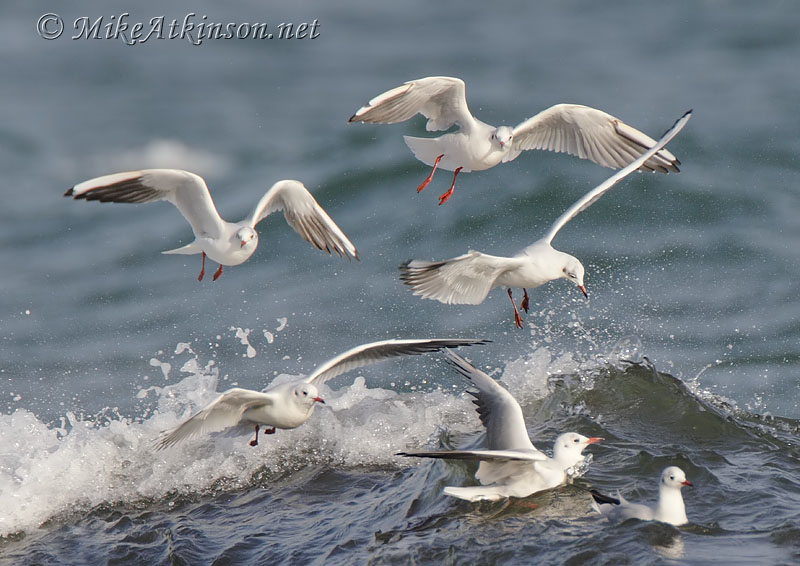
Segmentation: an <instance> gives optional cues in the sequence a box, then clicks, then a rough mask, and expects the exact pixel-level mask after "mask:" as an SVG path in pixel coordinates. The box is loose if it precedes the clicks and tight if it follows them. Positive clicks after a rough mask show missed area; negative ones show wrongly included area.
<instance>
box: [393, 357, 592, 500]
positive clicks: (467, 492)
mask: <svg viewBox="0 0 800 566" xmlns="http://www.w3.org/2000/svg"><path fill="white" fill-rule="evenodd" d="M446 355H447V359H448V361H450V363H451V364H453V366H454V367H455V368H456V369H457V370H458V371H459V372H460V373H461V375H463V376H464V377H466V378H467V379H468V380H469V381H470V382H471V383H472V384H473V385H474V386H475V387H477V388H478V391H477V392H472V391H468V393H470V395H472V396H473V397H475V399H474V400H473V403H475V405H476V406H477V408H478V415H479V416H480V419H481V422H482V423H483V426H484V427H486V443H487V445H488V446H487V449H486V450H429V451H422V452H399V453H398V456H413V457H417V458H447V459H455V460H478V461H480V465H479V466H478V471H477V472H475V477H476V478H477V479H478V481H480V482H481V484H483V485H480V486H473V487H446V488H445V489H444V493H445V494H446V495H451V496H453V497H458V498H460V499H466V500H467V501H480V500H497V499H501V498H504V497H527V496H529V495H531V494H533V493H536V492H538V491H544V490H546V489H552V488H554V487H558V486H559V485H562V484H564V483H566V482H567V479H568V478H567V472H568V471H569V470H570V468H572V467H574V466H575V465H577V464H579V463H580V462H582V461H583V456H582V455H581V452H583V449H584V448H586V447H587V446H588V445H589V444H594V443H596V442H601V441H602V440H603V439H602V438H598V437H594V436H593V437H588V438H587V437H586V436H583V435H581V434H578V433H576V432H567V433H565V434H562V435H560V436H559V437H558V438H556V442H555V444H554V446H553V457H552V458H551V457H548V456H546V455H545V454H544V453H542V452H540V451H539V450H537V449H536V447H534V445H533V443H532V442H531V439H530V437H528V431H527V429H526V428H525V420H524V418H523V416H522V409H521V408H520V406H519V403H517V401H516V399H514V397H513V396H512V395H511V393H509V392H508V391H507V390H506V389H504V388H503V387H502V386H500V384H499V383H497V382H496V381H495V380H494V379H492V378H491V377H489V376H488V375H486V374H485V373H484V372H482V371H481V370H479V369H477V368H475V367H473V366H472V365H471V364H470V363H469V362H467V361H466V360H465V359H464V358H462V357H461V356H459V355H457V354H454V353H453V352H449V351H448V352H446Z"/></svg>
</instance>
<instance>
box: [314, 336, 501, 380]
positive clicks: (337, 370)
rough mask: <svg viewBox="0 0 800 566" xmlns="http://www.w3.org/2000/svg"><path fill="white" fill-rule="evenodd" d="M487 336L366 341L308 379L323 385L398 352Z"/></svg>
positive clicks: (431, 348)
mask: <svg viewBox="0 0 800 566" xmlns="http://www.w3.org/2000/svg"><path fill="white" fill-rule="evenodd" d="M487 342H488V341H487V340H481V339H473V338H465V339H461V338H433V339H422V340H413V339H411V340H383V341H380V342H371V343H369V344H362V345H361V346H356V347H355V348H351V349H350V350H347V351H346V352H344V353H343V354H339V355H338V356H336V357H335V358H333V359H331V360H328V361H327V362H325V363H324V364H322V365H321V366H319V367H318V368H317V369H316V370H314V372H313V373H312V374H311V375H309V376H308V377H307V378H306V381H307V382H309V383H313V384H314V385H315V386H317V387H319V385H320V384H322V383H325V382H326V381H327V380H329V379H331V378H333V377H336V376H337V375H341V374H343V373H345V372H347V371H350V370H353V369H356V368H359V367H362V366H366V365H369V364H374V363H377V362H381V361H383V360H386V359H389V358H395V357H398V356H407V355H418V354H425V353H428V352H436V351H438V350H442V349H445V348H457V347H459V346H471V345H473V344H486V343H487Z"/></svg>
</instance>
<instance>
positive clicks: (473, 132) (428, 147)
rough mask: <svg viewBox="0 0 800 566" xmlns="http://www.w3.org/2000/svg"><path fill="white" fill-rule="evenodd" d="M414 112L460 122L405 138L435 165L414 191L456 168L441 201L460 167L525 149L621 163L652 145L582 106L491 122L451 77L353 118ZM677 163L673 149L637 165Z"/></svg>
mask: <svg viewBox="0 0 800 566" xmlns="http://www.w3.org/2000/svg"><path fill="white" fill-rule="evenodd" d="M416 114H422V115H423V116H425V117H426V118H427V119H428V122H427V124H426V129H427V130H428V131H429V132H432V131H440V130H448V129H450V128H451V127H453V126H454V125H458V126H459V129H458V130H457V131H455V132H452V133H448V134H445V135H443V136H440V137H438V138H415V137H411V136H405V137H404V139H405V141H406V144H407V145H408V147H409V148H410V149H411V151H412V152H413V153H414V156H415V157H416V158H417V159H419V160H420V161H422V162H423V163H425V164H426V165H429V166H431V167H433V169H432V170H431V173H430V175H428V177H427V178H426V179H425V180H424V181H423V182H422V184H421V185H420V186H419V187H418V188H417V192H419V191H421V190H422V189H424V188H425V187H427V186H428V183H430V182H431V179H433V175H434V173H436V169H437V168H439V167H441V168H442V169H445V170H447V171H453V172H454V173H453V182H452V184H451V185H450V189H449V190H448V191H447V192H446V193H444V194H443V195H442V196H440V197H439V204H444V203H445V202H447V199H449V198H450V196H451V195H452V194H453V190H454V189H455V186H456V177H458V174H459V173H460V172H462V171H463V172H465V173H467V172H470V171H483V170H484V169H489V168H491V167H494V166H495V165H498V164H499V163H505V162H507V161H512V160H514V159H516V158H517V156H518V155H519V154H520V153H522V151H524V150H527V149H543V150H549V151H556V152H560V153H569V154H570V155H576V156H578V157H580V158H581V159H589V160H591V161H594V162H595V163H597V164H599V165H602V166H604V167H610V168H612V169H619V168H620V167H624V166H625V165H627V164H629V163H630V162H631V161H633V160H634V159H636V158H637V157H639V156H640V155H642V153H644V152H645V151H647V149H649V148H650V147H652V146H653V144H655V141H654V140H653V139H652V138H650V137H649V136H647V135H646V134H643V133H642V132H640V131H639V130H637V129H636V128H632V127H631V126H629V125H628V124H626V123H625V122H623V121H622V120H620V119H619V118H615V117H614V116H611V115H610V114H607V113H605V112H603V111H602V110H597V109H596V108H590V107H589V106H582V105H580V104H556V105H555V106H551V107H550V108H548V109H547V110H543V111H542V112H539V113H538V114H536V115H535V116H533V117H532V118H528V119H527V120H525V121H524V122H522V123H521V124H518V125H517V126H515V127H513V128H511V127H509V126H500V127H495V126H491V125H489V124H485V123H484V122H481V121H480V120H478V119H477V118H475V117H474V116H473V115H472V114H471V113H470V111H469V108H468V107H467V97H466V87H465V85H464V81H462V80H461V79H457V78H454V77H425V78H422V79H416V80H413V81H408V82H407V83H404V84H402V85H401V86H398V87H396V88H393V89H391V90H389V91H386V92H384V93H383V94H379V95H378V96H376V97H375V98H373V99H372V100H370V101H369V102H368V103H367V104H366V105H365V106H362V107H361V108H359V109H358V110H357V111H356V113H355V114H353V115H352V116H351V117H350V120H349V121H350V122H372V123H378V124H394V123H397V122H403V121H405V120H408V119H409V118H412V117H413V116H415V115H416ZM678 165H680V161H678V159H676V157H675V156H674V155H672V154H671V153H670V152H669V151H667V150H666V149H661V150H659V151H658V152H656V153H655V154H653V155H651V156H650V157H649V158H648V159H646V160H645V161H643V162H642V163H640V164H639V165H637V169H641V170H643V171H659V172H661V173H667V172H669V171H673V172H675V173H677V172H678V171H679V169H678Z"/></svg>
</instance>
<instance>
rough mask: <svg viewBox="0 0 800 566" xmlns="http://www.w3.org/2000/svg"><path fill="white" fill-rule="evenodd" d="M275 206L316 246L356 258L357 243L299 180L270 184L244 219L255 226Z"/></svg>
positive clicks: (301, 234) (305, 238) (292, 225)
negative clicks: (350, 238)
mask: <svg viewBox="0 0 800 566" xmlns="http://www.w3.org/2000/svg"><path fill="white" fill-rule="evenodd" d="M278 210H283V214H284V216H285V217H286V222H288V223H289V226H291V227H292V228H293V229H294V231H295V232H297V233H298V234H300V236H301V237H302V238H303V239H304V240H305V241H307V242H309V243H311V244H312V245H314V246H315V247H316V248H317V249H320V250H324V251H326V252H328V253H329V254H330V253H334V252H335V253H336V255H338V256H339V257H346V258H347V259H350V258H351V257H354V258H356V259H358V251H357V250H356V247H355V246H354V245H353V244H352V242H350V240H349V239H348V238H347V236H345V235H344V232H342V230H341V229H340V228H339V227H338V226H337V225H336V223H335V222H334V221H333V220H331V217H330V216H328V213H327V212H325V211H324V210H323V209H322V207H321V206H320V205H319V203H318V202H317V201H316V199H314V197H313V196H312V195H311V193H310V192H308V189H307V188H306V187H305V186H304V185H303V183H301V182H300V181H293V180H285V181H278V182H277V183H275V184H274V185H272V187H271V188H270V189H269V190H268V191H267V192H266V194H264V196H263V197H261V200H260V201H259V202H258V205H256V207H255V209H254V210H253V213H252V214H251V215H250V216H249V217H248V218H246V219H245V220H244V222H246V223H247V224H249V225H250V226H251V227H253V228H255V226H256V224H258V223H259V222H261V221H262V220H263V219H264V218H266V217H267V216H269V215H270V214H272V213H273V212H275V211H278Z"/></svg>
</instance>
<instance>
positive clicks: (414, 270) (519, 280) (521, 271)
mask: <svg viewBox="0 0 800 566" xmlns="http://www.w3.org/2000/svg"><path fill="white" fill-rule="evenodd" d="M691 115H692V111H691V110H690V111H688V112H686V113H685V114H684V115H683V116H682V117H681V118H680V119H678V121H676V122H675V124H674V125H673V126H672V127H671V128H670V129H669V130H667V132H666V133H665V134H664V135H663V136H662V137H661V139H660V140H658V142H657V143H655V144H654V145H653V147H652V148H651V149H649V150H648V151H646V152H645V153H644V154H642V155H641V156H639V157H638V158H637V159H636V160H635V161H633V162H632V163H630V164H629V165H628V166H626V167H625V168H624V169H621V170H620V171H618V172H617V173H616V174H615V175H613V176H612V177H610V178H609V179H607V180H606V181H604V182H603V183H601V184H600V185H598V186H597V187H595V188H594V189H592V190H591V191H589V192H588V193H586V194H585V195H584V196H583V197H581V198H580V199H579V200H578V201H577V202H576V203H575V204H573V205H572V206H571V207H570V208H569V209H567V211H566V212H565V213H564V214H562V215H561V216H559V217H558V219H557V220H556V221H555V222H554V223H553V225H552V226H550V229H549V230H548V231H547V233H545V235H544V237H542V238H541V239H539V240H537V241H536V242H534V243H533V244H531V245H530V246H528V247H527V248H525V249H524V250H522V251H521V252H519V253H518V254H516V255H515V256H513V257H501V256H493V255H489V254H485V253H482V252H479V251H475V250H470V251H469V252H467V253H466V254H464V255H461V256H458V257H454V258H452V259H448V260H444V261H421V260H410V261H407V262H406V263H404V264H403V265H401V266H400V271H401V275H400V279H401V280H402V281H403V282H404V283H405V284H406V285H408V286H409V287H411V288H412V289H413V290H414V294H415V295H419V296H421V297H422V298H424V299H433V300H437V301H439V302H442V303H446V304H468V305H477V304H479V303H482V302H483V300H484V299H485V298H486V297H487V295H488V294H489V291H491V290H492V289H493V288H495V287H500V286H505V287H508V296H509V298H510V299H511V304H512V305H513V307H514V322H515V324H516V325H517V327H519V328H522V317H521V316H520V313H519V309H518V308H517V304H516V303H515V302H514V297H513V296H512V294H511V288H512V287H521V288H522V291H523V299H522V303H521V305H520V306H521V307H522V309H523V310H525V312H528V306H529V299H528V291H527V289H526V288H527V287H531V288H535V287H539V286H540V285H544V284H545V283H547V282H548V281H552V280H554V279H559V278H562V277H564V278H566V279H569V280H570V281H572V282H573V283H575V285H577V286H578V289H580V290H581V292H582V293H583V294H584V296H586V295H587V294H586V287H585V286H584V282H583V276H584V268H583V265H582V264H581V262H580V261H578V259H577V258H575V257H573V256H571V255H569V254H566V253H564V252H561V251H558V250H556V249H554V248H553V247H552V245H551V243H552V241H553V238H554V237H555V236H556V234H558V232H559V230H561V228H563V227H564V226H565V225H566V224H567V223H568V222H569V221H570V220H572V219H573V218H575V217H576V216H577V215H578V214H579V213H581V212H582V211H584V210H586V209H587V208H589V207H590V206H591V205H592V204H593V203H594V202H595V201H597V199H599V198H600V197H601V196H603V195H604V194H605V193H606V192H607V191H608V190H609V189H611V188H612V187H613V186H614V185H616V184H617V183H618V182H619V181H620V180H622V179H624V178H625V177H626V176H628V175H629V174H630V173H632V172H633V171H635V170H636V169H637V168H638V167H640V166H641V165H642V163H645V162H647V160H648V159H650V158H651V157H652V156H653V155H655V154H657V152H658V151H659V150H660V148H662V147H663V146H664V145H666V144H667V142H669V141H670V140H671V139H672V138H673V137H675V135H677V133H678V132H680V131H681V129H682V128H683V127H684V126H685V125H686V122H688V120H689V118H690V117H691Z"/></svg>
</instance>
